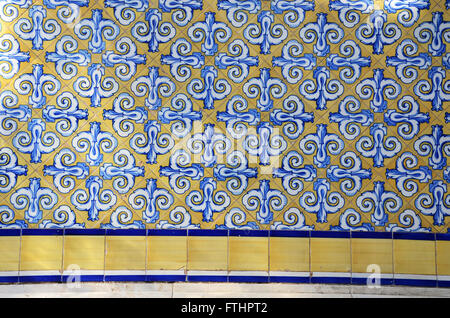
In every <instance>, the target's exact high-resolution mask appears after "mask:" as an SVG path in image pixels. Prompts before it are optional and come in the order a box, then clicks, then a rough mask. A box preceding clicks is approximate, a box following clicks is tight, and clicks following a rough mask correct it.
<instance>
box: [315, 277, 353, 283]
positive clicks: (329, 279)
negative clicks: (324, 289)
mask: <svg viewBox="0 0 450 318" xmlns="http://www.w3.org/2000/svg"><path fill="white" fill-rule="evenodd" d="M311 283H312V284H350V283H351V278H350V277H314V276H313V277H311Z"/></svg>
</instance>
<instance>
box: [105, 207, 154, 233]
mask: <svg viewBox="0 0 450 318" xmlns="http://www.w3.org/2000/svg"><path fill="white" fill-rule="evenodd" d="M132 219H133V212H131V211H130V210H129V209H128V208H127V207H126V206H119V207H118V208H117V209H115V210H114V211H113V212H112V213H111V218H110V220H109V223H101V224H100V228H101V229H135V230H136V229H145V224H144V223H143V222H142V221H140V220H139V221H132V222H130V221H131V220H132Z"/></svg>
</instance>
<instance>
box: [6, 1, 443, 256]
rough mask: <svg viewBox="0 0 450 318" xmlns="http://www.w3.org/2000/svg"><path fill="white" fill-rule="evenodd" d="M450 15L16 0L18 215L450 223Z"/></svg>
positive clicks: (123, 224) (113, 220) (13, 147)
mask: <svg viewBox="0 0 450 318" xmlns="http://www.w3.org/2000/svg"><path fill="white" fill-rule="evenodd" d="M449 9H450V1H447V2H446V3H445V2H444V1H439V0H418V1H410V0H384V1H380V0H329V1H325V0H323V1H322V0H315V1H313V0H310V1H307V0H289V1H288V0H271V1H266V0H214V1H202V0H178V1H176V0H159V2H158V1H154V0H152V1H148V0H135V1H128V0H105V1H92V0H90V1H89V0H77V1H66V0H43V1H31V0H0V20H1V30H0V65H1V66H0V80H1V92H0V215H1V218H0V228H86V229H88V228H107V229H111V228H126V229H129V228H159V229H172V228H182V229H198V228H201V229H250V230H252V229H265V230H267V229H271V230H279V229H293V230H327V231H328V230H332V231H343V230H358V231H408V232H441V233H447V232H448V229H449V220H450V218H449V216H450V190H449V189H448V183H449V182H450V168H449V162H448V161H449V160H448V157H449V156H450V135H449V125H448V121H450V107H449V105H450V80H449V76H450V53H447V51H448V49H447V48H448V46H449V45H450V11H448V10H449ZM249 261H251V260H249ZM347 263H349V264H350V261H348V262H347Z"/></svg>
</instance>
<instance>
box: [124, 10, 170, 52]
mask: <svg viewBox="0 0 450 318" xmlns="http://www.w3.org/2000/svg"><path fill="white" fill-rule="evenodd" d="M145 20H147V23H144V22H142V21H139V22H137V23H136V24H135V25H134V26H133V28H132V29H131V35H132V36H133V37H134V38H136V40H138V41H139V42H144V43H148V51H149V52H158V51H159V44H160V43H166V42H169V41H170V40H171V39H173V37H174V36H175V34H176V30H175V28H174V27H173V25H172V24H170V23H169V22H163V23H161V20H162V14H161V12H160V11H159V10H158V9H150V10H148V11H147V12H146V13H145Z"/></svg>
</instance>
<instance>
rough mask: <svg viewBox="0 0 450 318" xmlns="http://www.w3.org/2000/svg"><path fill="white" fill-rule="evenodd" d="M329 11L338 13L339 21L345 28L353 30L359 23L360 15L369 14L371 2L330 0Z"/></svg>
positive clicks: (364, 0)
mask: <svg viewBox="0 0 450 318" xmlns="http://www.w3.org/2000/svg"><path fill="white" fill-rule="evenodd" d="M329 8H330V11H339V20H340V21H341V22H342V23H343V24H344V26H345V27H347V28H353V27H354V26H355V25H357V24H358V23H359V21H360V15H359V13H358V11H359V12H360V13H371V12H372V11H373V8H374V5H373V0H330V4H329Z"/></svg>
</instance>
